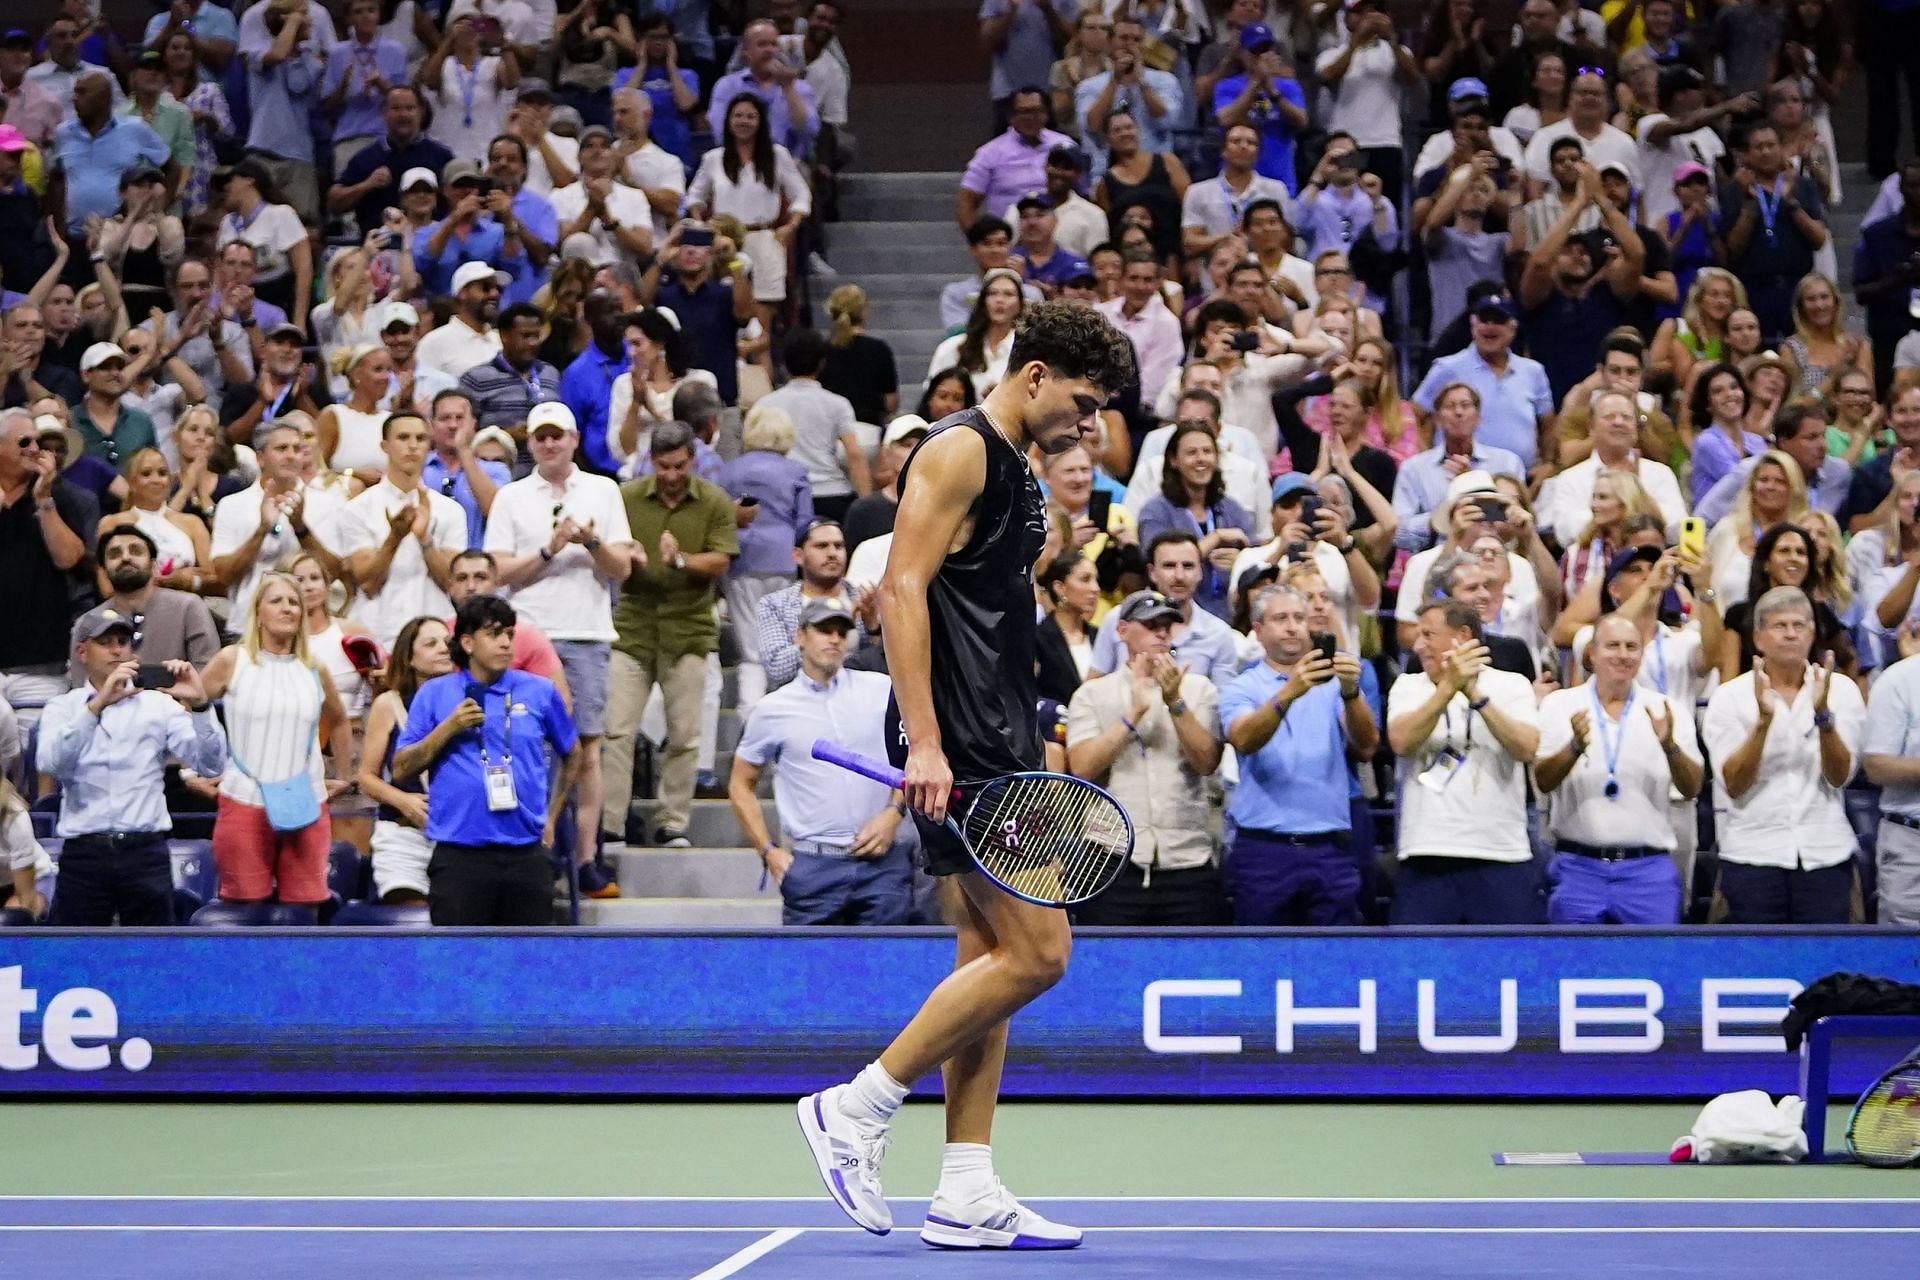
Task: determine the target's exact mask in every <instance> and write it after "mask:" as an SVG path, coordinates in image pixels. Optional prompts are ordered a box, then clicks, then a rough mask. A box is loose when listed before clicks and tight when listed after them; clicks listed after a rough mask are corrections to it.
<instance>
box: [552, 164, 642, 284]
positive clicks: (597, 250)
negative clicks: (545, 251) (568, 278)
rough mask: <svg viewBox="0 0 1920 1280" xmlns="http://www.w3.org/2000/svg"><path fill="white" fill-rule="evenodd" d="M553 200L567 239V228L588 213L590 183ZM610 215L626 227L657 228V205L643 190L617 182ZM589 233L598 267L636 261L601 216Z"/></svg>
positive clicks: (556, 194)
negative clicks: (650, 202) (652, 202)
mask: <svg viewBox="0 0 1920 1280" xmlns="http://www.w3.org/2000/svg"><path fill="white" fill-rule="evenodd" d="M549 198H550V199H551V200H552V201H553V212H554V216H555V217H556V218H558V219H559V223H560V235H561V239H562V240H564V239H565V238H566V231H567V228H568V227H570V226H572V225H573V221H574V219H576V218H578V217H579V216H580V215H581V214H582V213H584V212H585V211H586V208H587V184H586V183H584V182H576V183H574V184H573V185H572V186H568V187H562V188H560V189H559V190H558V191H556V192H554V193H553V195H552V196H551V197H549ZM607 212H609V213H611V214H612V215H613V217H614V220H615V221H616V222H618V223H620V224H621V225H622V226H627V227H645V228H647V229H648V230H649V231H651V230H652V229H653V206H652V205H650V204H648V203H647V197H646V196H645V195H643V194H641V193H640V191H639V190H637V189H636V188H634V187H629V186H627V185H625V184H624V183H619V182H616V183H613V184H612V185H611V186H610V187H608V188H607ZM586 234H587V235H590V236H592V237H593V258H592V259H591V261H592V262H593V265H594V266H596V267H606V266H611V265H613V264H614V263H616V262H618V261H620V260H621V259H623V258H625V259H629V260H631V259H632V257H633V255H632V254H631V253H628V252H627V247H626V246H625V245H623V244H621V243H620V241H619V240H617V239H615V238H614V234H613V232H611V231H609V230H607V224H606V223H605V222H602V221H601V220H600V218H599V216H598V215H596V216H595V217H594V219H593V221H592V222H591V223H589V224H588V226H587V231H586Z"/></svg>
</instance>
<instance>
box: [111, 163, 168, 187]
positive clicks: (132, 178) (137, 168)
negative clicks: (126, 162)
mask: <svg viewBox="0 0 1920 1280" xmlns="http://www.w3.org/2000/svg"><path fill="white" fill-rule="evenodd" d="M166 180H167V175H166V174H164V173H162V172H160V170H158V169H156V168H155V167H154V166H152V165H150V164H147V163H145V162H144V161H143V162H141V163H139V164H136V165H132V166H129V167H128V168H127V170H126V171H125V172H123V173H122V174H121V175H120V189H121V190H122V191H125V190H126V189H127V188H128V187H137V186H140V185H142V184H143V183H148V182H165V181H166Z"/></svg>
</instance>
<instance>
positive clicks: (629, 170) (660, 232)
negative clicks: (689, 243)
mask: <svg viewBox="0 0 1920 1280" xmlns="http://www.w3.org/2000/svg"><path fill="white" fill-rule="evenodd" d="M614 177H615V179H616V180H617V181H619V182H621V183H624V184H626V185H627V186H629V187H633V188H635V189H639V188H649V189H652V188H659V187H666V188H667V189H668V190H670V191H674V192H676V193H678V194H679V195H680V197H681V198H682V199H685V198H686V194H687V171H686V169H685V168H683V167H682V166H681V164H680V158H679V157H678V156H676V155H674V154H673V153H672V152H670V151H666V150H663V149H662V148H661V147H660V146H659V144H657V143H655V142H653V141H651V140H649V141H648V142H647V144H646V145H645V146H643V147H641V148H640V149H639V150H638V151H635V152H634V153H633V154H631V155H629V156H628V157H627V158H626V159H625V160H624V161H623V162H622V163H621V165H620V169H619V172H617V173H616V174H614ZM641 194H642V195H644V194H645V192H644V191H642V192H641ZM649 208H650V209H651V206H649ZM652 214H653V239H654V243H655V244H660V243H662V242H664V241H665V240H666V238H667V236H668V234H669V233H671V232H672V230H673V217H672V215H670V214H664V213H661V212H660V211H659V210H657V209H655V210H652Z"/></svg>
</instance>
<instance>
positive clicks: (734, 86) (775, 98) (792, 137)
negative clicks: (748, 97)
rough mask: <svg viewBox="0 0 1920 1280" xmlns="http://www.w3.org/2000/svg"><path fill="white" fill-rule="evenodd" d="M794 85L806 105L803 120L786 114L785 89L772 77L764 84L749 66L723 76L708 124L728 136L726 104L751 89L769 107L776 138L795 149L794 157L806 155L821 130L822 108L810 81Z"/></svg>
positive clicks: (715, 133) (716, 87) (715, 91)
mask: <svg viewBox="0 0 1920 1280" xmlns="http://www.w3.org/2000/svg"><path fill="white" fill-rule="evenodd" d="M793 87H794V88H795V89H797V90H799V91H800V105H801V106H803V107H805V108H806V109H807V115H806V118H805V119H804V120H791V119H789V118H788V117H787V94H786V91H785V90H784V89H782V88H781V87H780V86H779V85H777V84H775V83H774V82H772V81H771V80H769V81H768V82H767V83H765V84H761V83H760V82H759V81H757V80H755V79H754V78H753V72H752V71H751V70H750V69H748V68H746V67H742V68H741V69H740V70H738V71H736V72H734V73H733V74H732V75H730V76H721V77H720V79H719V80H718V82H716V83H715V84H714V86H713V104H712V105H711V106H709V107H708V108H707V127H708V128H710V129H712V130H713V136H714V138H715V139H721V138H725V137H726V136H727V104H728V103H730V102H732V101H733V100H734V99H735V98H736V97H738V96H739V95H741V94H743V93H750V94H752V95H753V96H754V97H756V98H758V99H760V104H761V105H762V106H763V107H765V108H766V111H767V127H768V128H769V129H771V130H772V131H773V140H774V141H775V142H777V143H779V144H780V145H781V146H783V147H785V148H786V149H787V150H789V151H791V152H793V154H794V158H795V159H798V158H800V157H801V156H804V155H806V153H807V148H808V147H809V146H811V145H812V143H813V140H814V138H815V137H816V136H817V135H818V134H819V132H820V111H819V109H818V108H817V107H815V106H814V104H813V88H812V86H811V85H809V84H808V83H807V82H806V81H805V80H796V81H794V85H793Z"/></svg>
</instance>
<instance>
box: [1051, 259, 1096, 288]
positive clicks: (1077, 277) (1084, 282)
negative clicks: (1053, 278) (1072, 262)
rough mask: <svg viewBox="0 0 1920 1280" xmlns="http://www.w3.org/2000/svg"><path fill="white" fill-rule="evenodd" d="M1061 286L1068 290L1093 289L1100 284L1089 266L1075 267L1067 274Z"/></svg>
mask: <svg viewBox="0 0 1920 1280" xmlns="http://www.w3.org/2000/svg"><path fill="white" fill-rule="evenodd" d="M1060 283H1061V285H1062V286H1063V287H1064V288H1068V289H1093V288H1097V287H1098V286H1099V284H1100V277H1099V276H1097V275H1095V274H1094V271H1093V268H1092V267H1091V266H1085V265H1082V266H1077V267H1075V268H1073V270H1071V271H1069V272H1068V273H1067V278H1066V279H1065V280H1062V281H1061V282H1060Z"/></svg>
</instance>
